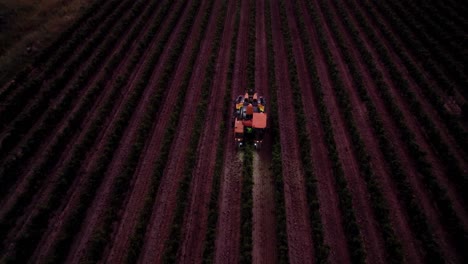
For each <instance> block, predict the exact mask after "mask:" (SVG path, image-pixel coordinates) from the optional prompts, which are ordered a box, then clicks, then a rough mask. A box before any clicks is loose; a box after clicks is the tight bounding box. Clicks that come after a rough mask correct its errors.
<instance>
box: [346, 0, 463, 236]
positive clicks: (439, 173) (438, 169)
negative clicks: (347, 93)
mask: <svg viewBox="0 0 468 264" xmlns="http://www.w3.org/2000/svg"><path fill="white" fill-rule="evenodd" d="M349 9H350V7H348V8H347V10H349ZM349 14H352V12H349ZM350 18H351V21H352V23H353V24H354V25H355V26H356V28H357V29H358V31H359V34H360V35H361V36H362V38H361V39H362V40H363V43H364V45H365V46H366V48H367V50H368V51H369V52H370V53H371V55H372V56H373V58H374V61H375V63H376V65H377V67H378V69H379V70H380V72H381V73H382V77H383V80H384V81H385V82H386V83H387V84H388V87H389V88H390V89H389V92H390V94H391V95H392V96H393V98H394V99H395V102H396V104H397V105H398V107H399V109H400V110H401V111H402V113H403V115H404V116H405V117H406V121H407V122H406V123H407V125H408V127H409V129H410V130H411V131H413V133H414V135H415V141H416V143H418V145H419V146H420V147H421V148H422V150H423V151H425V152H426V156H425V158H426V160H427V161H428V162H429V164H431V166H432V172H433V174H434V176H435V178H436V179H437V181H438V183H439V184H440V186H441V187H442V188H443V189H445V190H447V196H448V197H449V199H450V200H451V202H452V205H453V207H454V210H455V212H456V213H457V214H458V217H459V219H460V220H461V222H462V224H463V225H464V226H465V227H466V226H468V214H467V212H466V210H465V209H464V206H463V204H465V202H464V199H463V198H462V197H458V196H457V195H456V194H457V193H458V192H457V191H456V187H455V186H453V185H452V184H450V183H449V182H448V178H450V177H451V176H450V175H447V174H446V173H445V171H444V165H443V162H441V160H440V157H439V156H437V153H436V151H435V150H434V149H433V148H432V146H431V143H430V142H429V139H428V138H427V136H426V133H425V131H424V129H423V127H422V126H421V125H420V122H419V120H417V119H416V117H415V116H414V115H413V114H412V113H411V110H410V106H409V105H408V104H407V103H406V102H405V101H404V98H403V95H402V94H400V92H399V91H398V90H397V88H396V85H397V84H396V83H395V82H394V81H393V79H392V77H391V75H390V73H389V71H388V69H387V67H385V65H384V63H383V62H382V61H381V57H380V56H379V54H378V53H377V52H376V48H375V47H374V46H373V45H372V44H371V42H370V40H369V39H368V38H367V34H365V33H364V32H363V30H362V28H361V27H360V26H357V25H358V22H357V21H356V19H355V17H354V16H350ZM400 71H401V69H400ZM405 79H406V80H407V81H408V83H409V84H410V87H411V88H413V89H412V91H413V92H414V91H415V89H416V88H415V87H414V83H412V82H411V81H410V80H409V79H407V78H405ZM423 109H424V107H423ZM425 112H426V113H427V111H425ZM429 116H431V117H434V116H436V115H429ZM431 120H432V121H433V122H434V118H432V119H431ZM435 125H436V127H437V128H440V126H437V124H436V123H435ZM439 131H440V130H439ZM441 137H442V139H444V136H443V134H441ZM445 139H446V138H445ZM444 141H445V140H444ZM445 143H446V142H445ZM452 153H453V152H452ZM459 164H460V165H463V164H464V162H459ZM464 167H465V166H464Z"/></svg>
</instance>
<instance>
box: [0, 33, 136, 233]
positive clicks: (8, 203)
mask: <svg viewBox="0 0 468 264" xmlns="http://www.w3.org/2000/svg"><path fill="white" fill-rule="evenodd" d="M128 34H129V31H128V32H126V33H125V34H124V35H122V37H121V40H124V39H125V37H127V36H128ZM121 44H122V43H119V44H118V45H116V46H115V47H114V48H113V51H112V52H111V54H110V55H109V56H108V58H107V59H106V61H109V60H111V58H112V55H113V54H115V52H117V50H118V49H119V47H120V45H121ZM104 74H105V73H104V70H101V71H99V72H98V73H96V75H95V76H93V77H92V78H91V80H90V81H89V82H88V83H87V84H86V86H85V87H84V88H83V89H82V90H83V91H82V92H80V93H83V94H84V93H86V92H87V91H88V89H91V87H92V86H93V85H94V84H95V83H96V81H97V79H98V78H101V77H102V75H104ZM109 83H110V82H109ZM104 93H106V92H104ZM103 97H104V95H101V96H100V97H99V98H98V99H97V100H96V102H95V104H94V108H97V107H98V106H99V101H100V100H103V99H102V98H103ZM78 105H79V102H76V105H75V106H73V108H72V111H70V113H69V114H68V115H67V116H66V117H65V118H64V119H63V120H62V121H61V122H60V123H59V125H58V129H57V131H56V132H55V133H50V135H49V137H50V140H52V139H53V138H54V136H55V135H56V134H57V133H59V131H61V130H62V129H63V128H64V126H65V123H66V122H67V120H68V118H69V117H70V116H71V115H72V114H73V113H74V111H76V110H77V108H78V107H79V106H78ZM91 113H92V111H90V113H88V117H87V118H85V120H84V123H90V122H91V121H90V120H91V119H92V114H91ZM86 125H89V124H86ZM80 131H86V130H85V129H81V130H80ZM83 134H84V133H83ZM83 134H80V135H74V139H72V142H71V143H69V144H68V146H67V148H66V149H65V150H64V151H63V153H65V155H63V156H62V157H61V158H60V159H59V161H58V162H57V163H56V165H55V166H54V168H53V169H52V170H51V171H50V172H49V173H48V175H49V177H48V179H46V180H45V182H44V184H43V185H42V186H44V188H39V187H37V188H39V190H38V193H37V194H35V197H36V198H33V199H32V201H35V202H34V203H32V204H29V206H28V207H27V208H26V209H24V210H23V211H24V212H27V213H25V214H23V215H22V216H20V218H19V219H18V220H17V223H16V226H15V228H13V229H12V230H11V232H10V236H9V239H14V238H15V237H17V236H18V235H19V234H21V233H22V230H23V229H24V227H25V224H26V223H28V222H29V219H30V218H31V217H32V216H33V215H34V214H35V212H36V211H35V209H37V207H39V206H40V205H41V204H42V203H41V202H37V201H43V202H45V201H46V199H47V198H48V195H49V194H50V192H51V191H52V188H53V183H55V182H57V181H59V179H57V178H56V176H58V175H57V172H58V171H59V169H60V166H62V165H63V164H65V161H66V160H67V159H68V158H69V157H70V156H71V151H70V149H71V148H72V147H73V145H74V143H73V142H74V141H75V140H78V138H79V137H81V136H83ZM50 140H45V141H44V142H45V143H44V146H41V147H40V149H39V150H38V151H37V154H36V155H39V154H40V153H46V152H47V151H48V150H47V147H50V145H51V144H52V142H51V141H50ZM34 158H35V159H36V160H34ZM31 159H33V160H32V162H30V163H27V164H26V168H27V169H26V172H25V174H24V176H23V177H22V179H21V182H20V183H18V184H17V186H15V187H14V188H12V190H13V191H14V192H13V193H12V194H11V195H9V196H8V197H7V200H5V201H4V203H3V204H2V206H1V212H0V215H1V217H2V218H3V217H5V214H6V213H7V212H8V210H9V209H11V207H12V206H14V203H15V202H16V201H17V199H18V196H19V195H20V194H21V193H23V192H24V191H25V189H26V188H27V186H26V184H27V179H28V178H29V177H30V176H31V174H33V173H35V169H37V166H39V164H40V163H42V162H44V161H45V160H44V158H42V157H31ZM28 176H29V177H28ZM50 222H51V221H50Z"/></svg>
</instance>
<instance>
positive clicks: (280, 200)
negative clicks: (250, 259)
mask: <svg viewBox="0 0 468 264" xmlns="http://www.w3.org/2000/svg"><path fill="white" fill-rule="evenodd" d="M265 27H266V30H267V32H266V36H267V52H268V86H269V87H270V102H271V103H270V108H269V109H270V127H271V129H270V134H271V138H272V142H273V147H272V149H273V154H272V156H273V157H272V161H271V163H272V165H271V170H272V174H273V175H274V177H275V203H276V208H275V213H276V239H277V244H276V248H277V251H278V252H277V253H278V263H282V264H287V263H289V257H288V255H289V253H288V251H289V247H288V236H287V225H286V206H285V201H284V180H283V161H282V158H281V142H280V133H281V132H280V129H279V125H278V96H277V93H278V84H277V83H276V74H275V69H276V64H275V54H274V50H273V33H272V29H271V6H270V2H268V1H267V2H266V3H265ZM308 193H309V192H308ZM314 215H315V214H314ZM318 219H320V216H318ZM312 220H313V221H314V222H315V221H316V220H317V219H315V217H312ZM315 223H320V220H319V221H318V222H315Z"/></svg>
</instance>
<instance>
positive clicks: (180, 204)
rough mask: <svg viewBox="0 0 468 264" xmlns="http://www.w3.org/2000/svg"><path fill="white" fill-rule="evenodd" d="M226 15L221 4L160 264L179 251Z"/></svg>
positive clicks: (170, 259) (223, 5)
mask: <svg viewBox="0 0 468 264" xmlns="http://www.w3.org/2000/svg"><path fill="white" fill-rule="evenodd" d="M226 13H227V1H223V3H222V6H221V11H220V13H219V14H218V17H217V18H216V31H215V37H214V40H213V42H212V47H211V55H210V58H209V60H208V64H207V67H206V72H205V77H204V82H203V84H202V87H201V100H200V102H199V103H198V105H197V109H196V117H195V123H194V128H193V131H192V134H191V137H190V138H191V140H190V145H189V147H188V150H187V154H186V155H187V160H186V162H185V167H184V172H183V175H182V179H181V180H180V182H179V188H178V190H177V205H176V210H175V214H174V217H173V222H172V226H171V232H170V235H169V237H168V238H167V240H166V241H165V246H166V248H165V250H164V253H163V262H164V263H175V262H176V261H177V252H178V251H179V248H180V242H181V241H182V228H183V223H184V213H185V208H186V207H187V204H188V202H189V201H188V197H189V194H190V186H191V182H192V176H193V168H194V167H195V166H196V164H195V162H196V160H197V149H198V143H199V141H200V135H201V133H202V129H203V127H204V125H205V124H206V110H207V107H206V106H207V105H209V104H210V101H209V99H208V98H210V93H211V89H212V86H213V77H214V75H215V69H216V61H217V58H218V52H219V48H220V46H221V38H222V33H223V30H224V25H225V18H226ZM212 103H213V102H212Z"/></svg>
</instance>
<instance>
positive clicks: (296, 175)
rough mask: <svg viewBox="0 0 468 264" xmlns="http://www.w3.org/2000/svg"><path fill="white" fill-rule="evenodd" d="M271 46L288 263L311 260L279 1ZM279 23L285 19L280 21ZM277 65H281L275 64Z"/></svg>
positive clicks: (273, 7) (274, 7)
mask: <svg viewBox="0 0 468 264" xmlns="http://www.w3.org/2000/svg"><path fill="white" fill-rule="evenodd" d="M271 4H272V5H271V14H272V33H273V48H274V54H275V56H276V58H275V59H276V60H277V61H278V64H277V65H278V67H275V73H276V78H277V83H278V98H281V99H280V100H278V125H279V129H280V131H281V133H280V141H281V156H282V159H283V179H284V196H285V206H286V222H287V223H286V225H287V231H288V246H289V261H290V263H312V262H313V260H314V259H315V258H314V247H313V244H312V243H313V242H312V238H311V236H310V234H311V229H310V228H311V225H310V219H309V213H308V207H307V205H306V204H307V199H306V194H305V185H304V179H303V175H304V172H303V171H302V169H303V168H302V164H301V162H300V160H301V159H300V157H299V151H298V150H299V142H298V135H297V133H296V131H295V128H296V125H295V124H296V121H295V119H296V118H295V113H294V107H293V104H294V102H293V98H292V88H291V86H290V83H289V78H288V77H289V72H288V60H287V59H286V58H287V54H286V47H285V43H284V39H283V36H282V31H281V25H280V21H279V18H280V13H279V2H278V1H273V2H272V3H271ZM283 23H286V22H285V21H283ZM279 65H281V66H279Z"/></svg>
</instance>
